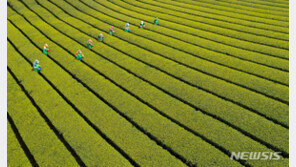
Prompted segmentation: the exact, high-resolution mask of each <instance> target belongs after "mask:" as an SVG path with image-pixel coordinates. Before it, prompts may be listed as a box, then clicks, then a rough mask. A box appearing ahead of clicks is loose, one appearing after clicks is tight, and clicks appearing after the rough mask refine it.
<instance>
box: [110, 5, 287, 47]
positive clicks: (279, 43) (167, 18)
mask: <svg viewBox="0 0 296 167" xmlns="http://www.w3.org/2000/svg"><path fill="white" fill-rule="evenodd" d="M112 1H113V0H112ZM113 2H114V3H116V4H117V3H122V1H120V2H118V1H116V2H115V1H113ZM123 2H124V4H125V5H124V6H123V7H125V8H127V9H129V10H132V11H135V12H139V13H142V14H143V13H145V14H146V15H149V16H152V17H155V16H158V17H159V18H162V21H161V25H164V26H165V25H166V23H167V22H170V23H176V24H180V23H182V25H183V26H187V27H190V28H195V29H201V30H204V31H208V32H213V33H216V34H220V35H225V36H227V37H232V38H236V39H240V40H243V41H248V42H255V43H258V44H263V45H267V46H273V47H279V48H285V49H288V41H283V40H279V39H274V38H268V37H263V36H257V35H252V34H248V33H243V32H239V31H234V30H230V29H227V28H221V27H217V26H213V25H209V24H205V23H200V22H194V21H192V20H188V19H183V18H179V17H176V16H171V15H168V14H164V13H161V12H158V11H159V10H157V9H154V7H153V6H151V5H150V6H149V5H147V4H144V3H140V2H138V1H134V0H124V1H123ZM150 8H152V9H151V10H150ZM230 28H231V27H230ZM188 32H191V31H188Z"/></svg>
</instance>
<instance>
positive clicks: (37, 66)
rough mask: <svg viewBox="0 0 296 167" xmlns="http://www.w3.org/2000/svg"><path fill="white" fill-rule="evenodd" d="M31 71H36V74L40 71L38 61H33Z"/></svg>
mask: <svg viewBox="0 0 296 167" xmlns="http://www.w3.org/2000/svg"><path fill="white" fill-rule="evenodd" d="M33 70H34V71H36V72H39V71H41V66H40V65H39V61H38V60H35V61H34V64H33Z"/></svg>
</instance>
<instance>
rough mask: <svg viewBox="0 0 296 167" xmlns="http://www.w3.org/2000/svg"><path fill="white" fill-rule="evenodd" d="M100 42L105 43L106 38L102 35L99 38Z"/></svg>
mask: <svg viewBox="0 0 296 167" xmlns="http://www.w3.org/2000/svg"><path fill="white" fill-rule="evenodd" d="M98 41H99V42H104V36H103V34H100V35H99V36H98Z"/></svg>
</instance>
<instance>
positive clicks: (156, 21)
mask: <svg viewBox="0 0 296 167" xmlns="http://www.w3.org/2000/svg"><path fill="white" fill-rule="evenodd" d="M154 24H155V25H159V23H158V17H156V18H155V19H154Z"/></svg>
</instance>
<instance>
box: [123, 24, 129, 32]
mask: <svg viewBox="0 0 296 167" xmlns="http://www.w3.org/2000/svg"><path fill="white" fill-rule="evenodd" d="M124 31H126V32H129V31H130V29H129V23H126V24H125V27H124Z"/></svg>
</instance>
